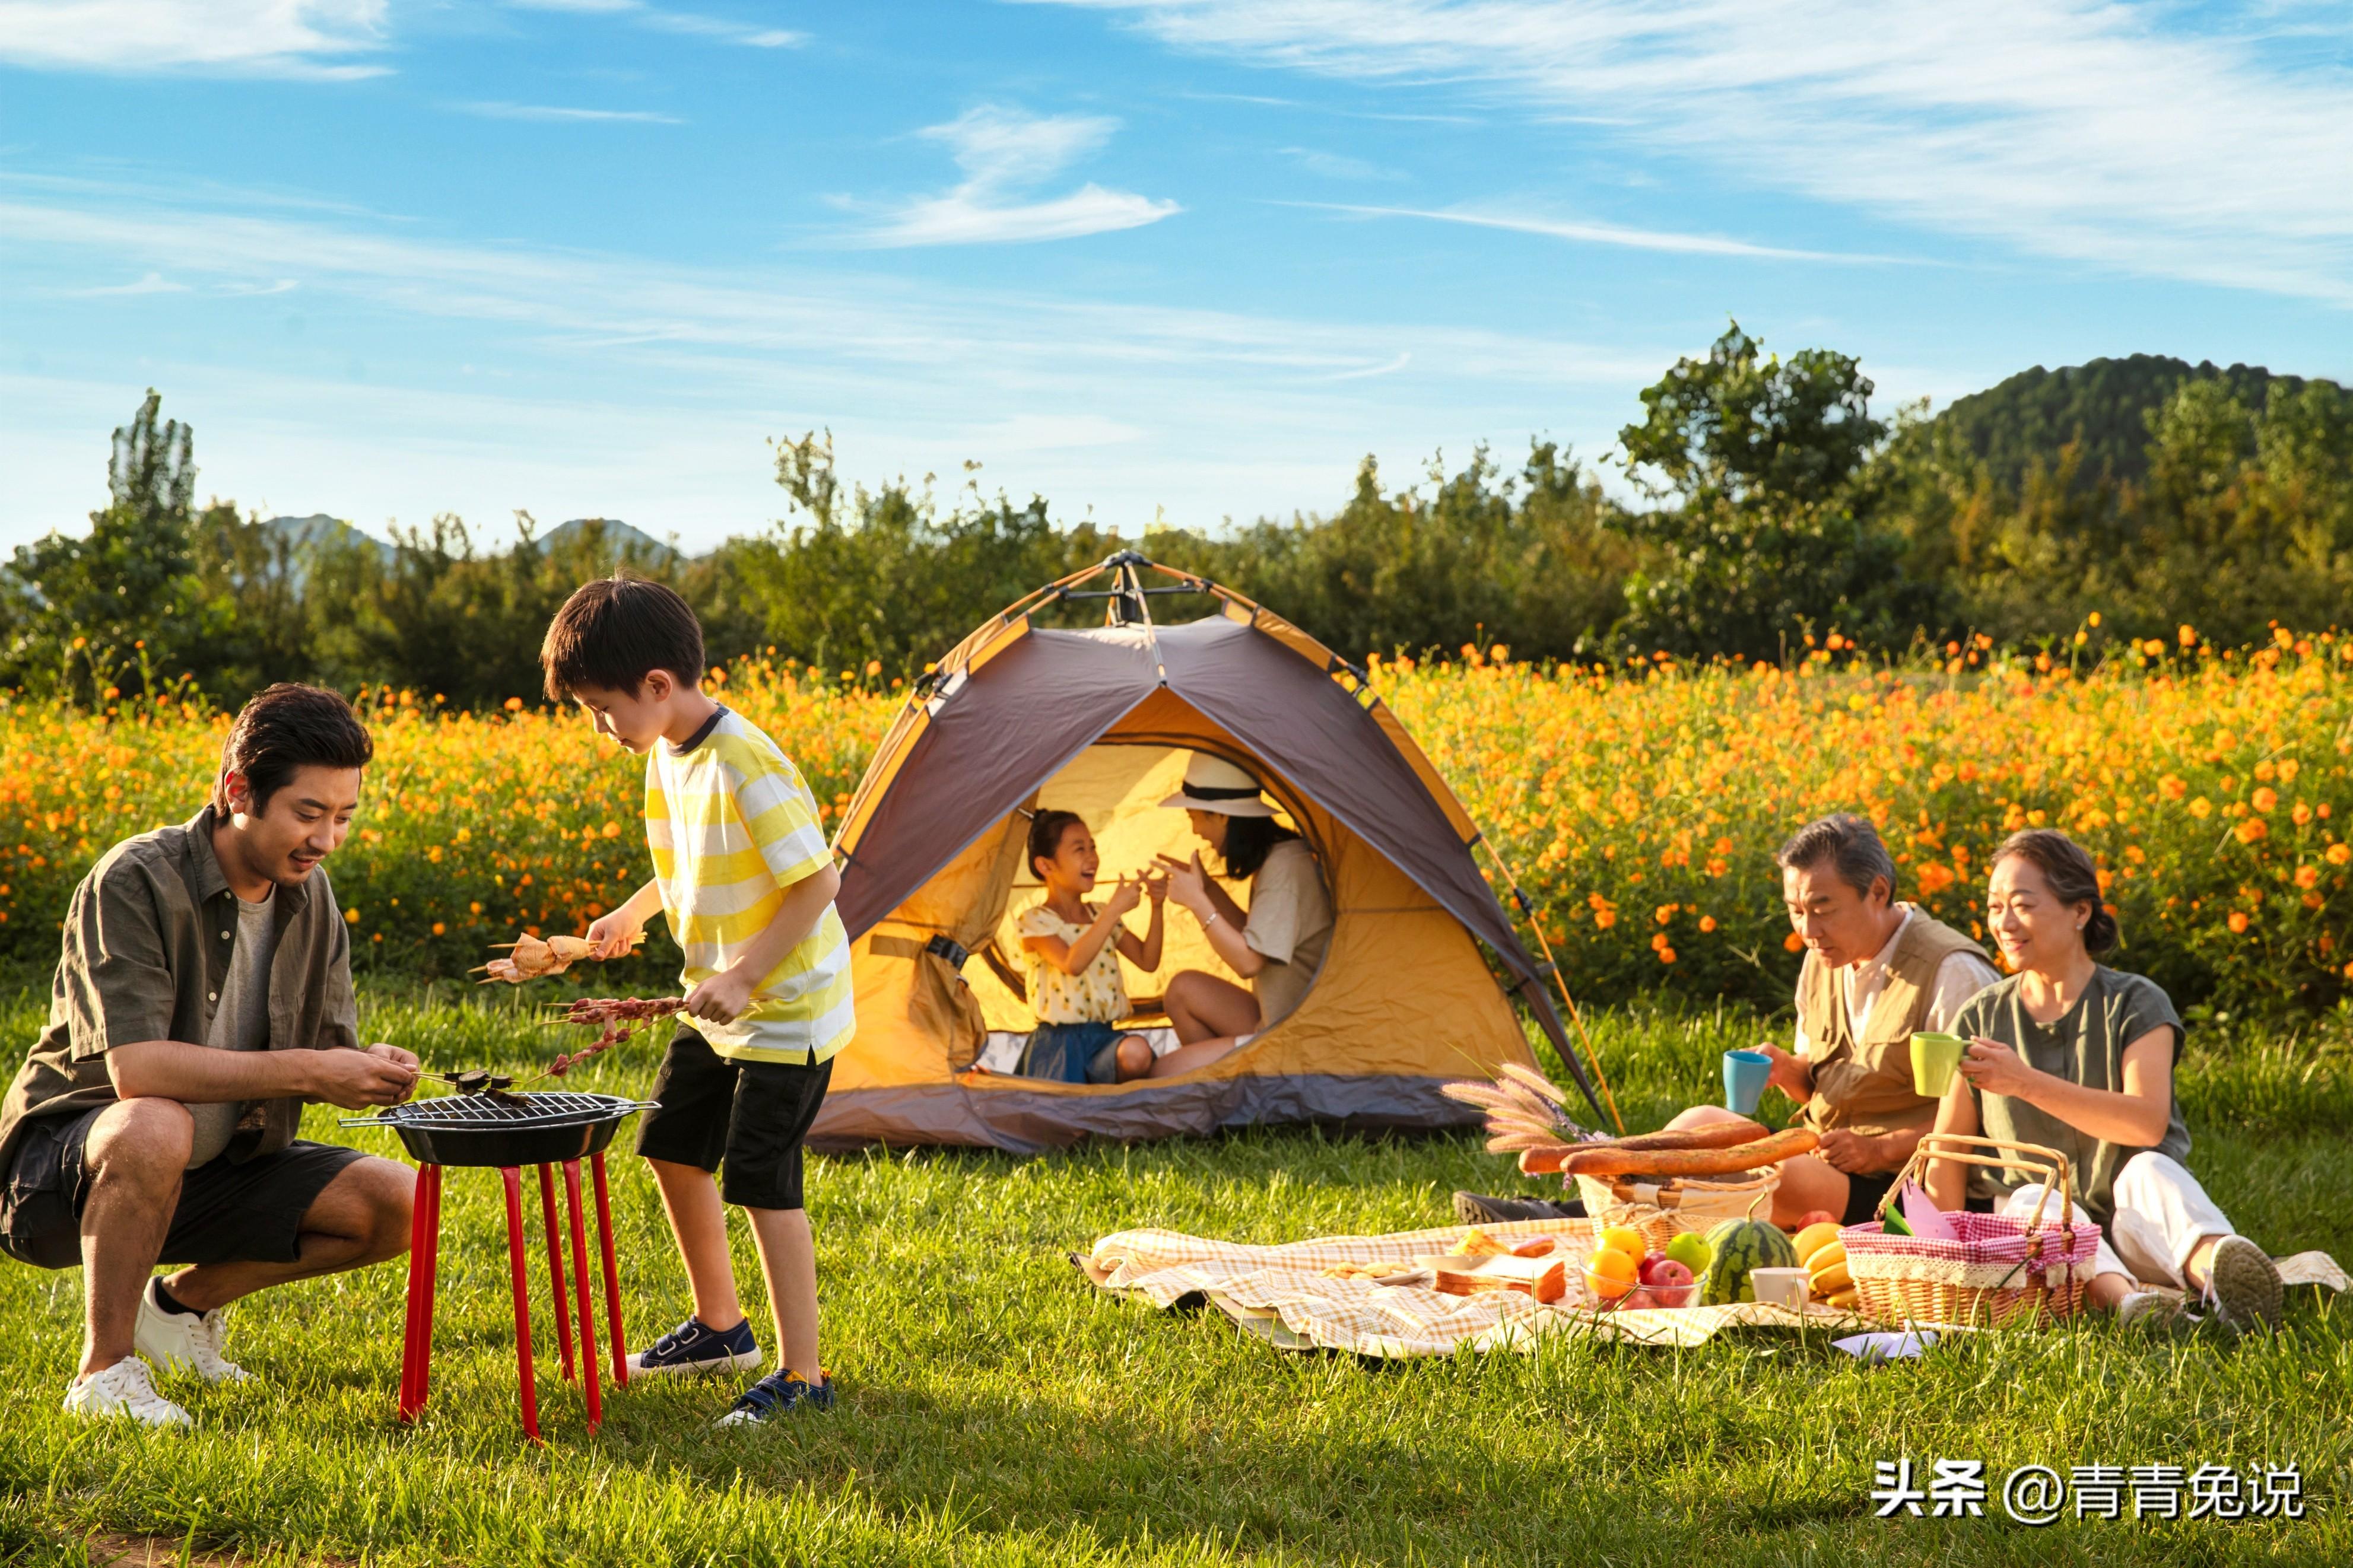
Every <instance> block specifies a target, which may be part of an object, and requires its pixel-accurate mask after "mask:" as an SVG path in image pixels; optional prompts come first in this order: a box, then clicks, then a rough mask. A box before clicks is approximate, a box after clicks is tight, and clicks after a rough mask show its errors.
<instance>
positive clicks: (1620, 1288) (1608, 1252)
mask: <svg viewBox="0 0 2353 1568" xmlns="http://www.w3.org/2000/svg"><path fill="white" fill-rule="evenodd" d="M1638 1267H1639V1265H1637V1263H1636V1262H1635V1260H1634V1259H1633V1258H1630V1257H1629V1256H1628V1255H1627V1254H1625V1253H1623V1252H1620V1251H1619V1250H1618V1249H1617V1248H1616V1247H1603V1248H1602V1249H1601V1250H1600V1251H1599V1252H1597V1253H1595V1254H1594V1255H1593V1261H1592V1262H1590V1263H1588V1264H1587V1265H1586V1266H1585V1277H1586V1279H1587V1281H1588V1283H1590V1284H1591V1285H1592V1287H1593V1293H1594V1294H1595V1295H1597V1296H1599V1297H1600V1298H1601V1299H1602V1300H1605V1301H1615V1300H1618V1298H1620V1296H1623V1295H1625V1294H1626V1293H1627V1292H1628V1291H1630V1290H1631V1289H1633V1288H1634V1283H1635V1279H1634V1271H1635V1269H1636V1268H1638Z"/></svg>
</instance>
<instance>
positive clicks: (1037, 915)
mask: <svg viewBox="0 0 2353 1568" xmlns="http://www.w3.org/2000/svg"><path fill="white" fill-rule="evenodd" d="M1086 910H1087V919H1088V921H1089V922H1090V923H1092V921H1093V919H1094V916H1095V914H1096V912H1097V911H1096V910H1094V908H1093V906H1092V905H1089V906H1086ZM1015 929H1016V930H1017V931H1019V932H1020V933H1021V934H1022V935H1023V936H1024V937H1032V936H1058V937H1060V938H1061V939H1062V940H1063V941H1064V942H1069V943H1070V944H1071V945H1072V946H1074V947H1075V946H1076V945H1078V941H1079V939H1080V938H1081V937H1082V936H1084V935H1086V934H1087V928H1086V927H1085V926H1082V925H1072V924H1071V922H1070V921H1066V920H1064V919H1063V918H1062V917H1061V916H1060V915H1058V914H1056V913H1055V912H1054V911H1053V910H1052V908H1051V907H1050V906H1049V905H1046V904H1034V905H1032V906H1030V907H1029V909H1026V910H1022V911H1021V918H1020V919H1019V920H1018V921H1016V922H1015ZM1119 937H1120V933H1119V931H1117V930H1116V929H1114V930H1113V931H1112V933H1111V935H1110V936H1108V937H1106V938H1104V939H1103V951H1102V952H1098V953H1096V954H1095V956H1094V960H1093V962H1092V963H1089V964H1088V965H1087V966H1086V967H1085V968H1084V969H1082V970H1081V971H1080V972H1079V973H1076V974H1066V973H1063V972H1062V971H1061V970H1060V969H1058V968H1056V967H1055V966H1054V965H1053V964H1052V963H1050V962H1049V961H1048V959H1047V957H1046V955H1045V954H1044V953H1042V952H1038V951H1036V950H1035V949H1033V948H1027V947H1025V948H1024V949H1022V952H1023V954H1024V955H1025V956H1026V957H1027V958H1028V959H1029V1010H1030V1011H1031V1012H1033V1013H1035V1014H1037V1015H1038V1021H1039V1023H1041V1024H1116V1023H1118V1022H1119V1021H1120V1020H1121V1019H1122V1018H1124V1017H1126V1016H1127V979H1126V977H1125V976H1124V975H1123V974H1122V973H1120V969H1119Z"/></svg>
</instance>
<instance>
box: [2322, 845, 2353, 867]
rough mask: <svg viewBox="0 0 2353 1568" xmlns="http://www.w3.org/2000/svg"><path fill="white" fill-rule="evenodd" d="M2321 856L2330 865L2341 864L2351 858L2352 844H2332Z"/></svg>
mask: <svg viewBox="0 0 2353 1568" xmlns="http://www.w3.org/2000/svg"><path fill="white" fill-rule="evenodd" d="M2321 858H2322V859H2324V860H2326V861H2327V862H2328V863H2329V864H2330V865H2332V866H2342V865H2344V864H2345V863H2346V862H2347V861H2348V860H2353V844H2346V843H2342V842H2339V843H2336V844H2332V845H2330V846H2329V847H2328V848H2327V851H2326V852H2325V853H2324V854H2323V855H2322V856H2321Z"/></svg>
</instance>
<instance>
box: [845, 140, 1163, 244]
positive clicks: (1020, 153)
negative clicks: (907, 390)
mask: <svg viewBox="0 0 2353 1568" xmlns="http://www.w3.org/2000/svg"><path fill="white" fill-rule="evenodd" d="M1118 129H1119V121H1116V120H1111V119H1106V118H1103V117H1101V116H1096V115H1081V114H1060V115H1038V114H1029V113H1025V112H1023V111H1022V110H1015V109H1001V108H997V107H995V106H993V105H984V106H983V107H981V108H978V109H973V110H966V111H965V113H963V114H961V115H959V116H957V117H956V118H955V120H952V121H948V122H947V123H946V124H944V125H933V126H928V127H926V128H925V129H924V130H923V131H922V132H919V134H921V135H923V136H924V137H926V138H929V139H930V140H932V141H935V142H945V143H946V144H947V145H948V148H949V150H950V153H952V155H953V156H954V157H955V162H956V166H957V167H958V168H960V169H962V170H963V171H964V173H965V178H964V181H963V183H962V184H958V185H957V186H956V187H955V189H953V190H951V191H948V192H947V193H945V194H944V195H936V196H918V197H915V198H913V199H912V200H910V201H906V202H903V203H901V204H899V205H896V206H894V207H891V208H889V209H887V210H886V211H885V213H884V214H883V216H881V218H880V219H879V220H878V221H877V222H875V223H874V224H873V225H871V226H869V227H867V228H864V229H861V230H860V231H858V232H857V233H855V234H853V235H849V236H846V237H843V239H842V243H845V244H850V245H859V246H866V247H874V248H878V249H880V248H887V247H902V246H923V245H997V244H1018V243H1024V242H1027V241H1031V240H1042V239H1072V238H1076V237H1079V236H1082V235H1089V234H1103V233H1106V232H1109V231H1111V230H1113V229H1123V228H1139V227H1142V226H1144V225H1145V224H1151V223H1157V222H1159V221H1160V220H1161V219H1162V218H1165V217H1167V216H1171V215H1172V214H1174V213H1176V212H1179V211H1181V210H1182V209H1181V208H1180V207H1179V206H1178V205H1177V204H1176V203H1175V202H1173V201H1158V200H1155V199H1153V198H1151V197H1149V196H1141V195H1135V194H1134V193H1133V192H1129V191H1110V190H1105V189H1104V188H1103V186H1101V185H1098V184H1092V183H1090V184H1085V185H1082V186H1081V187H1080V188H1079V189H1077V190H1075V191H1072V192H1071V193H1070V194H1068V195H1060V196H1052V197H1047V198H1044V199H1039V200H1024V199H1022V198H1023V196H1024V195H1026V194H1027V193H1028V192H1029V191H1030V190H1031V189H1032V188H1034V187H1035V186H1037V185H1039V184H1043V183H1044V182H1045V181H1047V180H1049V179H1051V178H1052V177H1053V176H1054V175H1056V174H1060V173H1061V171H1062V170H1063V169H1065V168H1067V167H1069V166H1070V165H1071V163H1076V162H1077V161H1078V160H1080V159H1081V158H1083V157H1085V156H1086V155H1088V154H1089V153H1094V152H1096V151H1098V150H1100V149H1101V148H1102V147H1103V144H1104V143H1105V142H1109V141H1110V140H1111V137H1112V133H1113V132H1114V131H1116V130H1118ZM846 205H847V204H846Z"/></svg>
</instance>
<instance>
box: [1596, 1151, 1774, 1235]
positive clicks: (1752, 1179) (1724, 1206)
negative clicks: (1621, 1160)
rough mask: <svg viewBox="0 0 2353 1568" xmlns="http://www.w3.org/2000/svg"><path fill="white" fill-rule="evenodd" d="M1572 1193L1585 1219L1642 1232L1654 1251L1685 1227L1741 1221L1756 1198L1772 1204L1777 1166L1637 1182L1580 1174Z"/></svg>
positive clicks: (1704, 1227)
mask: <svg viewBox="0 0 2353 1568" xmlns="http://www.w3.org/2000/svg"><path fill="white" fill-rule="evenodd" d="M1576 1180H1577V1195H1578V1196H1579V1197H1581V1198H1583V1199H1584V1200H1585V1213H1586V1217H1587V1218H1588V1219H1590V1220H1592V1221H1593V1223H1594V1224H1595V1225H1597V1226H1604V1225H1624V1226H1633V1228H1634V1229H1636V1230H1638V1231H1641V1233H1642V1241H1643V1244H1644V1245H1645V1246H1647V1247H1650V1249H1651V1251H1653V1252H1660V1251H1663V1250H1665V1248H1666V1245H1667V1243H1668V1242H1670V1241H1672V1239H1674V1237H1677V1236H1678V1235H1680V1234H1682V1233H1683V1232H1684V1231H1687V1230H1695V1231H1706V1230H1709V1229H1711V1228H1713V1227H1714V1226H1716V1225H1717V1224H1718V1223H1720V1222H1721V1221H1724V1220H1727V1219H1746V1218H1748V1217H1749V1216H1750V1215H1753V1214H1755V1213H1757V1207H1758V1200H1759V1199H1763V1200H1766V1204H1765V1206H1766V1207H1767V1208H1769V1207H1770V1206H1771V1199H1772V1196H1773V1190H1774V1189H1775V1188H1776V1187H1778V1186H1779V1185H1780V1184H1781V1167H1780V1166H1778V1165H1767V1166H1765V1167H1764V1168H1763V1169H1762V1170H1757V1171H1749V1172H1746V1173H1742V1174H1740V1175H1737V1176H1732V1177H1726V1178H1725V1179H1724V1180H1721V1181H1713V1180H1703V1179H1701V1178H1698V1177H1692V1176H1671V1177H1669V1178H1667V1179H1666V1180H1664V1181H1641V1180H1639V1179H1637V1178H1635V1177H1632V1176H1579V1177H1577V1178H1576Z"/></svg>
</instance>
